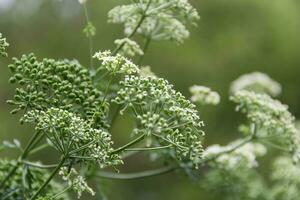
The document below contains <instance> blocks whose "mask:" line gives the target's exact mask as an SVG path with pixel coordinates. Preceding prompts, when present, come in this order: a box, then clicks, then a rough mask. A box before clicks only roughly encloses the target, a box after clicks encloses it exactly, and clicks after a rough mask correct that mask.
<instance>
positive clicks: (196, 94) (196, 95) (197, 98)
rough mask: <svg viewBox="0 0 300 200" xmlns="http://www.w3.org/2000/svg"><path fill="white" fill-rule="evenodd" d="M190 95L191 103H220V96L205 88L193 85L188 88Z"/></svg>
mask: <svg viewBox="0 0 300 200" xmlns="http://www.w3.org/2000/svg"><path fill="white" fill-rule="evenodd" d="M190 92H191V94H192V97H191V101H192V102H194V103H198V104H201V105H206V104H211V105H217V104H219V103H220V95H219V94H218V93H217V92H215V91H212V90H211V89H210V88H208V87H205V86H198V85H194V86H192V87H190Z"/></svg>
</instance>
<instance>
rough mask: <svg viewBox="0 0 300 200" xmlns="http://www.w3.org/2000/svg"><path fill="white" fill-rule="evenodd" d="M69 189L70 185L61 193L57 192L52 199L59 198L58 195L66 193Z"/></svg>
mask: <svg viewBox="0 0 300 200" xmlns="http://www.w3.org/2000/svg"><path fill="white" fill-rule="evenodd" d="M71 187H72V185H70V186H68V187H66V188H65V189H63V190H62V191H61V192H59V193H58V194H56V195H55V196H53V197H52V199H56V198H57V197H59V196H60V195H62V194H63V193H65V192H66V191H68V190H69V189H70V188H71Z"/></svg>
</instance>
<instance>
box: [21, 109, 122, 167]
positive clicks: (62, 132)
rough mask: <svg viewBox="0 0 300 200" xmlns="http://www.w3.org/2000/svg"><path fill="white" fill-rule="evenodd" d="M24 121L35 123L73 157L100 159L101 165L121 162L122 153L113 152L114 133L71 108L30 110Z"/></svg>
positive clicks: (56, 144) (85, 159) (96, 160)
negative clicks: (72, 110)
mask: <svg viewBox="0 0 300 200" xmlns="http://www.w3.org/2000/svg"><path fill="white" fill-rule="evenodd" d="M24 122H29V123H35V124H36V128H35V129H36V131H40V132H42V133H43V134H45V135H46V136H47V138H48V139H49V140H50V142H51V145H52V146H53V147H54V148H55V149H56V150H58V151H59V152H61V153H62V154H63V155H69V157H70V158H74V159H78V160H79V161H82V162H96V163H98V164H99V166H100V167H101V168H103V167H105V166H112V165H117V164H120V163H121V161H120V159H119V157H118V155H113V154H111V152H112V151H113V149H112V147H111V146H112V144H113V142H112V140H111V136H110V134H109V133H108V132H106V131H105V130H101V129H94V128H92V127H91V125H90V123H88V122H86V121H84V120H83V119H81V118H80V117H78V116H76V115H75V114H73V113H71V112H68V111H66V110H61V109H58V108H49V109H48V110H46V111H38V110H36V111H30V112H28V113H27V114H26V115H25V116H24Z"/></svg>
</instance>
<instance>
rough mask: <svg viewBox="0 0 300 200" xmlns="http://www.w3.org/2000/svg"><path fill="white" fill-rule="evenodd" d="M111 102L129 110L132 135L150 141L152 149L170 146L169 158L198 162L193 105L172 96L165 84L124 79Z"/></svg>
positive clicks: (199, 133) (200, 133)
mask: <svg viewBox="0 0 300 200" xmlns="http://www.w3.org/2000/svg"><path fill="white" fill-rule="evenodd" d="M121 85H122V87H121V89H120V90H119V91H118V96H117V97H116V98H115V99H114V102H116V103H117V104H120V105H122V106H123V110H122V111H124V110H129V109H130V110H131V111H132V112H133V114H134V116H135V118H136V128H135V130H134V132H135V133H138V134H145V135H147V136H148V137H150V138H152V140H151V141H152V145H154V146H165V145H171V147H172V149H173V151H171V152H170V155H171V156H172V157H175V158H177V159H180V160H183V161H191V162H192V163H193V164H195V165H196V166H197V164H199V163H200V162H201V159H202V150H203V148H202V142H201V141H202V136H203V131H202V130H201V128H202V126H203V122H202V121H201V120H200V117H199V115H198V113H197V111H196V110H195V105H193V104H192V103H191V102H190V101H188V100H186V99H185V97H184V96H183V95H182V94H181V93H179V92H176V91H175V90H174V89H173V86H172V85H170V84H169V83H168V82H167V81H166V80H164V79H162V78H155V77H140V76H127V77H126V78H125V80H124V81H123V82H121Z"/></svg>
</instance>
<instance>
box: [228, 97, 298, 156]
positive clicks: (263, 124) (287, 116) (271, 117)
mask: <svg viewBox="0 0 300 200" xmlns="http://www.w3.org/2000/svg"><path fill="white" fill-rule="evenodd" d="M231 100H232V101H233V102H235V103H237V104H238V106H237V107H236V109H237V110H238V111H241V112H242V113H245V114H246V116H247V118H248V119H249V120H250V122H251V123H253V124H255V126H256V129H257V131H256V133H255V134H256V135H257V136H258V137H261V138H264V137H270V136H272V139H275V140H276V141H277V142H280V143H282V145H285V146H287V148H288V150H289V151H291V152H293V153H294V156H295V159H296V160H298V159H299V142H300V140H299V132H298V130H297V129H296V127H295V118H294V116H293V115H292V114H291V113H290V112H289V111H288V107H287V106H286V105H283V104H281V103H280V102H279V101H277V100H274V99H272V98H271V97H269V96H268V95H265V94H257V93H254V92H249V91H239V92H237V93H235V95H234V96H232V97H231Z"/></svg>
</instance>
